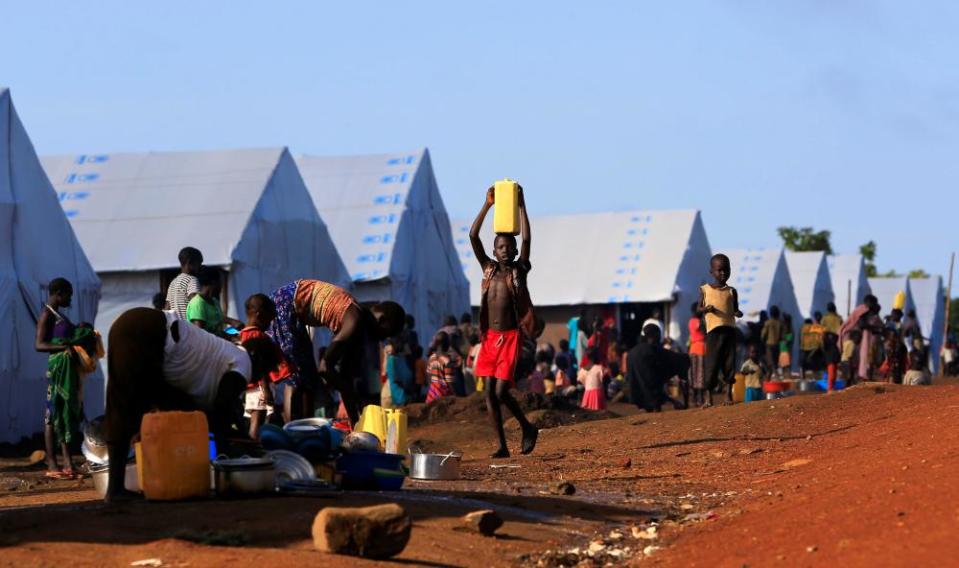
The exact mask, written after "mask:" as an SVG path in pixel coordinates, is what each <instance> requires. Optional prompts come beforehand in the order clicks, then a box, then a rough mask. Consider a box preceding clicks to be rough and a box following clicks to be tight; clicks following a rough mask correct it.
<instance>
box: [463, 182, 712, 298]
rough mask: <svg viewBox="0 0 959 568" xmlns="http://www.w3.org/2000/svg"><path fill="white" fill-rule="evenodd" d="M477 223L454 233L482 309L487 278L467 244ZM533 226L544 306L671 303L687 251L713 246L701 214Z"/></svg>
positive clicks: (633, 214) (568, 218) (534, 285)
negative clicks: (484, 279) (481, 302)
mask: <svg viewBox="0 0 959 568" xmlns="http://www.w3.org/2000/svg"><path fill="white" fill-rule="evenodd" d="M527 199H530V198H529V197H527ZM534 199H535V198H534ZM471 224H472V222H471V221H468V220H459V221H455V222H454V223H453V234H454V239H455V242H456V248H457V250H458V251H459V254H460V259H461V261H462V263H463V268H464V270H465V272H466V274H467V277H468V278H469V281H470V300H471V303H472V304H473V305H479V302H480V284H481V282H482V278H483V275H482V270H481V268H480V266H479V264H478V263H477V262H476V259H475V257H474V256H473V250H472V247H471V245H470V241H469V230H470V225H471ZM492 224H493V223H492V214H490V215H489V216H488V218H487V219H486V222H485V223H484V229H483V230H484V233H483V244H484V246H485V247H486V252H487V254H490V252H491V250H490V249H491V247H492V240H493V230H492ZM530 224H531V225H532V227H531V229H532V235H531V236H532V250H531V263H532V266H533V270H532V272H530V276H529V287H530V292H531V295H532V298H533V303H534V304H536V305H541V306H555V305H579V304H606V303H627V302H671V301H672V300H673V294H674V292H677V291H678V290H677V288H678V286H677V281H678V279H679V273H680V267H681V265H682V263H683V260H684V258H685V257H686V253H687V251H688V250H689V249H691V248H693V247H695V246H699V245H702V247H704V249H705V251H708V247H709V245H708V242H707V241H706V235H705V231H703V230H702V221H701V219H700V216H699V212H698V211H696V210H674V211H646V210H637V211H622V212H615V213H586V214H578V215H557V216H548V217H536V218H533V219H531V220H530ZM692 239H700V240H701V241H702V242H701V243H691V240H692ZM706 254H708V252H707V253H706ZM702 270H705V267H703V268H702Z"/></svg>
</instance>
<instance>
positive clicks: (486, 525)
mask: <svg viewBox="0 0 959 568" xmlns="http://www.w3.org/2000/svg"><path fill="white" fill-rule="evenodd" d="M463 522H464V523H465V524H466V526H467V527H469V528H471V529H473V530H475V531H476V532H478V533H480V534H481V535H483V536H493V535H494V534H495V533H496V530H497V529H499V528H500V527H501V526H503V519H502V518H500V516H499V515H498V514H496V511H493V510H490V509H484V510H482V511H473V512H472V513H469V514H468V515H466V516H465V517H463Z"/></svg>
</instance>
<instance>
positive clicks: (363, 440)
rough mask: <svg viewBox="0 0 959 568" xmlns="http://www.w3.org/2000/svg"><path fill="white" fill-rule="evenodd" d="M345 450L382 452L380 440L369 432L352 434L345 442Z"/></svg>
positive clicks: (348, 435)
mask: <svg viewBox="0 0 959 568" xmlns="http://www.w3.org/2000/svg"><path fill="white" fill-rule="evenodd" d="M343 449H345V450H347V451H357V450H359V451H367V452H378V451H381V449H382V448H380V439H379V438H377V437H376V434H371V433H369V432H350V433H349V434H347V436H346V438H345V439H344V440H343Z"/></svg>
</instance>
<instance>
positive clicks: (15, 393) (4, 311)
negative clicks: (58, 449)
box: [0, 88, 103, 442]
mask: <svg viewBox="0 0 959 568" xmlns="http://www.w3.org/2000/svg"><path fill="white" fill-rule="evenodd" d="M0 232H2V238H0V242H2V243H3V245H2V246H0V442H18V441H19V440H20V439H21V437H24V436H30V435H32V434H34V433H36V432H40V431H42V430H43V400H44V396H45V392H46V388H47V382H46V381H45V380H44V376H45V373H46V363H47V356H46V355H44V354H42V353H37V352H36V351H35V350H34V348H33V341H34V337H35V334H36V325H37V323H36V322H37V317H38V316H39V313H40V310H41V309H42V308H43V305H44V302H45V301H46V299H47V284H48V283H49V282H50V280H53V279H54V278H57V277H64V278H66V279H67V280H69V281H70V282H71V283H72V284H73V290H74V294H73V306H72V307H70V308H69V309H66V310H64V315H66V316H67V317H69V318H70V319H71V320H72V321H74V322H77V323H78V322H81V321H93V320H94V319H95V318H96V315H97V302H98V301H99V298H100V280H99V279H98V278H97V275H96V274H95V273H94V272H93V269H92V268H91V267H90V263H89V261H88V260H87V257H86V256H85V255H84V254H83V250H82V249H81V248H80V245H79V243H78V242H77V239H76V237H75V236H74V234H73V230H72V229H71V228H70V223H69V222H67V219H66V217H64V215H63V210H62V209H60V205H59V203H58V202H57V194H56V192H54V190H53V187H52V186H51V185H50V181H49V180H48V179H47V176H46V174H44V173H43V168H41V167H40V162H39V161H38V160H37V155H36V152H34V149H33V145H32V144H31V143H30V138H29V137H28V136H27V133H26V131H25V130H24V128H23V124H21V122H20V118H19V117H18V116H17V112H16V110H15V109H14V107H13V102H12V100H11V97H10V91H9V90H7V89H5V88H0ZM84 398H85V400H84V404H85V407H86V412H87V414H89V415H94V416H95V415H96V414H99V413H100V412H101V411H102V409H103V377H102V375H101V374H99V373H97V374H95V375H93V376H90V377H87V379H86V382H85V387H84Z"/></svg>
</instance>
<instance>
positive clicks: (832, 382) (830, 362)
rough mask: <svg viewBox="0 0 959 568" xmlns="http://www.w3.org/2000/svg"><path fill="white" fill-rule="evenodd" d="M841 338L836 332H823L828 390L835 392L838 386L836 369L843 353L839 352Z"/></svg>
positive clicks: (823, 350)
mask: <svg viewBox="0 0 959 568" xmlns="http://www.w3.org/2000/svg"><path fill="white" fill-rule="evenodd" d="M838 343H839V338H838V337H837V336H836V334H834V333H832V332H830V331H827V332H825V333H824V334H823V347H822V353H823V362H824V363H825V365H826V392H827V393H831V392H834V390H835V388H836V371H837V370H838V368H839V364H840V361H841V355H840V352H839V345H838Z"/></svg>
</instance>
